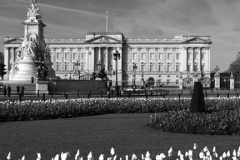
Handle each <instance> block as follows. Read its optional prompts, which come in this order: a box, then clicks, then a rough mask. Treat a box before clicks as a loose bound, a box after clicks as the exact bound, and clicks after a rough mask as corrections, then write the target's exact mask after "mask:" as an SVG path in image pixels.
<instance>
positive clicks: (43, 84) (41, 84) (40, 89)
mask: <svg viewBox="0 0 240 160" xmlns="http://www.w3.org/2000/svg"><path fill="white" fill-rule="evenodd" d="M48 83H49V82H48V81H37V82H36V94H38V93H39V94H43V93H45V94H49V91H48Z"/></svg>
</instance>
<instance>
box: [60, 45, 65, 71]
mask: <svg viewBox="0 0 240 160" xmlns="http://www.w3.org/2000/svg"><path fill="white" fill-rule="evenodd" d="M64 49H65V48H64V47H61V52H62V55H61V68H60V70H64V65H65V63H64Z"/></svg>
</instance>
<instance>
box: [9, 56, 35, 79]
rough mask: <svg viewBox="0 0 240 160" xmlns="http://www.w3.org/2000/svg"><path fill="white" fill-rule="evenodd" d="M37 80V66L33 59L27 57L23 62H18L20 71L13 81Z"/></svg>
mask: <svg viewBox="0 0 240 160" xmlns="http://www.w3.org/2000/svg"><path fill="white" fill-rule="evenodd" d="M32 77H33V78H36V77H37V74H36V66H35V64H34V62H33V60H32V57H30V56H25V57H24V58H23V60H21V61H19V62H18V71H17V72H16V73H15V75H14V77H13V79H12V80H29V82H30V81H31V78H32Z"/></svg>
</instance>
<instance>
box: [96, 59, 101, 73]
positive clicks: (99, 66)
mask: <svg viewBox="0 0 240 160" xmlns="http://www.w3.org/2000/svg"><path fill="white" fill-rule="evenodd" d="M97 66H98V71H100V70H101V66H102V64H101V62H100V61H98V62H97Z"/></svg>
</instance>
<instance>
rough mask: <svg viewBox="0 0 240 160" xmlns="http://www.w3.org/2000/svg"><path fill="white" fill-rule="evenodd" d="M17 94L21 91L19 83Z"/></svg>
mask: <svg viewBox="0 0 240 160" xmlns="http://www.w3.org/2000/svg"><path fill="white" fill-rule="evenodd" d="M16 88H17V95H19V93H20V86H19V85H17V87H16Z"/></svg>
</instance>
